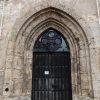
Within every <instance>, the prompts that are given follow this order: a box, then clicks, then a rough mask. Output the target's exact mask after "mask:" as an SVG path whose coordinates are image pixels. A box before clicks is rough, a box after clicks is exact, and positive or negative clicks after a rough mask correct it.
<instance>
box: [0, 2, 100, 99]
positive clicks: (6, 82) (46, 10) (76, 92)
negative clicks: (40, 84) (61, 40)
mask: <svg viewBox="0 0 100 100" xmlns="http://www.w3.org/2000/svg"><path fill="white" fill-rule="evenodd" d="M49 28H54V29H56V30H58V31H59V32H60V33H62V35H63V36H64V37H65V39H66V40H67V41H68V43H69V47H70V60H71V81H72V83H71V86H72V100H100V1H99V0H0V56H1V57H0V100H31V94H32V67H33V60H32V59H33V56H34V54H33V47H34V45H35V43H36V40H37V39H38V37H39V36H40V35H41V33H43V32H44V31H45V30H47V29H49Z"/></svg>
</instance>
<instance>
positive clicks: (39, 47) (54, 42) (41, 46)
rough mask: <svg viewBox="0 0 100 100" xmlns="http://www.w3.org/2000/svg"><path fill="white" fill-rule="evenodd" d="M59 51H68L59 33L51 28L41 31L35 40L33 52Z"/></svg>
mask: <svg viewBox="0 0 100 100" xmlns="http://www.w3.org/2000/svg"><path fill="white" fill-rule="evenodd" d="M50 51H51V52H61V51H63V52H64V51H65V52H66V51H67V52H68V51H69V46H68V43H67V41H65V39H64V37H63V36H62V35H61V33H60V32H59V31H57V30H55V29H53V28H50V29H48V30H46V31H45V32H43V33H42V35H41V36H40V37H39V39H38V40H37V41H36V45H35V47H34V52H50Z"/></svg>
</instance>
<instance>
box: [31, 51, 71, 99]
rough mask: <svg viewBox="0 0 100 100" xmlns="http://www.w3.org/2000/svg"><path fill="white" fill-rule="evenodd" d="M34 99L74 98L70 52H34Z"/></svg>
mask: <svg viewBox="0 0 100 100" xmlns="http://www.w3.org/2000/svg"><path fill="white" fill-rule="evenodd" d="M32 73H33V75H32V100H72V92H71V68H70V54H69V53H67V52H34V53H33V69H32Z"/></svg>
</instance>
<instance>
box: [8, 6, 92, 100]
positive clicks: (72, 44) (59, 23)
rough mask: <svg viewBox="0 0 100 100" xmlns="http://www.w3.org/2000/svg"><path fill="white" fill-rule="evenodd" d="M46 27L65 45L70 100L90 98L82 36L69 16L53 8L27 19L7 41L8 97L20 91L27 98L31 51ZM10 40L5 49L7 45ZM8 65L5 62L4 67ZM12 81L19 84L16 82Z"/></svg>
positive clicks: (87, 57) (85, 41) (86, 52)
mask: <svg viewBox="0 0 100 100" xmlns="http://www.w3.org/2000/svg"><path fill="white" fill-rule="evenodd" d="M50 27H51V28H53V29H56V30H57V31H59V32H61V33H62V34H63V36H64V37H65V39H67V41H68V43H69V48H70V53H71V77H72V94H73V100H74V97H76V98H78V100H79V98H80V97H81V96H85V97H88V98H92V97H93V87H92V76H91V64H90V63H91V62H90V51H89V45H88V44H89V43H88V38H87V36H86V33H85V32H84V30H83V29H82V27H81V26H80V24H79V23H78V22H77V21H76V20H75V19H74V18H73V17H72V16H70V15H69V14H67V13H66V12H64V11H62V10H59V9H57V8H53V7H49V8H46V9H43V10H41V11H39V12H37V13H35V14H33V15H32V16H30V17H29V18H28V19H27V20H26V22H25V23H24V24H23V25H22V27H20V29H19V30H17V31H16V32H17V33H16V34H14V35H13V36H12V37H11V38H10V41H13V43H12V47H11V48H10V49H9V50H8V51H7V52H10V51H12V52H10V53H9V55H8V56H7V59H8V58H9V56H11V57H12V59H11V62H12V64H11V74H12V77H10V83H9V84H10V85H12V84H13V86H12V88H11V89H10V90H11V91H10V95H12V94H13V95H18V94H17V93H20V92H21V93H22V94H23V95H28V94H30V95H31V81H32V50H33V47H34V45H35V42H36V40H37V38H38V36H40V34H41V33H42V32H44V31H45V30H47V29H48V28H50ZM10 41H9V44H8V46H9V45H10V44H11V42H10ZM57 41H58V40H57ZM58 42H59V41H58ZM11 62H10V61H7V64H9V63H11ZM15 73H19V74H15ZM6 74H7V73H6ZM16 79H18V80H19V81H17V82H16ZM17 83H19V84H20V88H19V89H17V91H16V88H17V86H16V87H15V85H16V84H17ZM18 91H19V92H18Z"/></svg>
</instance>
